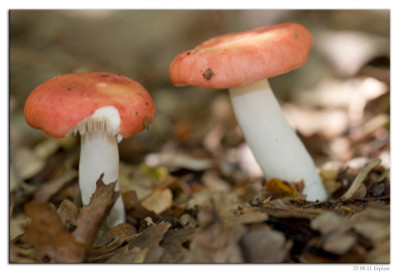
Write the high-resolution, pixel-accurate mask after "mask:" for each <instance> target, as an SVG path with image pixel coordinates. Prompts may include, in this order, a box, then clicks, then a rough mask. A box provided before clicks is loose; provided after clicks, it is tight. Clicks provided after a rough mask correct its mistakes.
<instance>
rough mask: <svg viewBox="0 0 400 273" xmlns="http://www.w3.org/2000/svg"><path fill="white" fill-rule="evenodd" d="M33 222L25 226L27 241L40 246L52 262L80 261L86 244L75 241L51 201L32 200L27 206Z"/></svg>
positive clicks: (26, 209)
mask: <svg viewBox="0 0 400 273" xmlns="http://www.w3.org/2000/svg"><path fill="white" fill-rule="evenodd" d="M25 213H26V215H27V216H28V217H29V218H30V219H31V222H30V223H29V224H27V225H25V226H24V229H25V235H26V241H27V242H29V243H31V244H33V245H35V246H36V247H38V248H39V249H40V250H41V251H42V252H43V253H45V255H47V256H48V257H49V258H50V260H51V261H52V262H59V263H79V262H82V261H83V260H84V257H85V250H86V248H85V246H84V245H82V244H80V243H78V242H77V241H75V239H74V237H73V236H72V235H71V234H70V233H69V232H68V231H67V230H66V229H65V227H64V224H63V222H62V221H61V218H60V217H59V216H58V214H57V212H56V211H55V209H54V207H53V206H52V205H51V204H49V203H41V202H31V203H28V204H27V205H26V206H25Z"/></svg>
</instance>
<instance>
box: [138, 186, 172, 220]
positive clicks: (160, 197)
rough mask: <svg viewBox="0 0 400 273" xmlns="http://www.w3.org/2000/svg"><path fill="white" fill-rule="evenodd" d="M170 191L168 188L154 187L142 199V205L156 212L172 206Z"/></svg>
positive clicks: (158, 212)
mask: <svg viewBox="0 0 400 273" xmlns="http://www.w3.org/2000/svg"><path fill="white" fill-rule="evenodd" d="M172 201H173V200H172V192H171V190H170V189H168V188H167V189H156V190H155V191H153V192H152V193H151V194H149V195H148V196H146V197H145V198H144V199H143V200H142V205H143V207H145V208H146V209H148V210H150V211H154V212H155V213H157V214H160V213H162V212H164V211H165V210H166V209H168V208H170V207H171V206H172Z"/></svg>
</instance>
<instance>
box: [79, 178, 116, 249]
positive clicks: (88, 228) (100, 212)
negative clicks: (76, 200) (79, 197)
mask: <svg viewBox="0 0 400 273" xmlns="http://www.w3.org/2000/svg"><path fill="white" fill-rule="evenodd" d="M103 176H104V174H101V175H100V178H99V179H98V180H97V182H96V191H95V192H94V193H93V195H92V197H90V201H89V204H87V205H86V206H84V207H83V208H82V210H81V212H80V214H79V216H78V219H77V223H76V225H77V227H76V229H75V231H74V233H73V235H74V238H75V240H76V241H77V242H80V243H81V244H83V245H86V246H87V247H90V246H91V245H92V244H93V242H94V240H95V239H96V235H97V232H98V231H99V229H100V227H101V226H102V224H103V223H104V221H105V220H106V218H107V215H108V213H109V212H110V210H111V208H112V206H113V205H114V202H115V201H116V200H117V198H118V195H119V192H115V191H114V188H115V185H116V182H117V181H114V182H112V183H110V184H107V185H105V184H104V182H103Z"/></svg>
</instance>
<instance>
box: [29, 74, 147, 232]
mask: <svg viewBox="0 0 400 273" xmlns="http://www.w3.org/2000/svg"><path fill="white" fill-rule="evenodd" d="M24 114H25V119H26V121H27V123H28V124H29V125H30V126H32V127H33V128H36V129H41V130H43V131H44V132H45V133H47V134H48V135H50V136H52V137H56V138H62V137H64V136H67V135H69V134H77V133H80V135H81V153H80V161H79V186H80V190H81V197H82V203H83V204H84V205H86V204H88V203H89V200H90V197H91V195H92V194H93V193H94V191H95V189H96V181H97V180H98V178H99V177H100V175H101V174H102V173H104V177H103V181H104V183H106V184H108V183H111V182H113V181H116V180H118V173H119V171H118V168H119V153H118V142H120V141H121V139H122V138H128V137H130V136H131V135H133V134H135V133H138V132H140V131H142V130H144V129H145V128H146V127H148V125H149V124H150V123H151V122H152V121H153V118H154V116H155V107H154V103H153V100H152V98H151V97H150V95H149V93H148V92H147V91H146V89H145V88H144V87H143V86H142V85H140V84H139V83H137V82H135V81H133V80H132V79H130V78H127V77H124V76H120V75H116V74H112V73H107V72H86V73H71V74H65V75H61V76H58V77H54V78H52V79H50V80H48V81H46V82H44V83H42V84H41V85H39V86H38V87H37V88H36V89H35V90H33V91H32V93H31V94H30V95H29V96H28V98H27V100H26V103H25V109H24ZM116 189H118V185H117V186H116ZM123 222H125V209H124V205H123V202H122V198H121V196H119V198H118V199H117V201H116V202H115V204H114V207H113V208H112V209H111V211H110V214H109V215H108V217H107V225H108V226H110V227H112V226H116V225H118V224H120V223H123Z"/></svg>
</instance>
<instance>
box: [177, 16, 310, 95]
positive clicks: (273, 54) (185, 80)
mask: <svg viewBox="0 0 400 273" xmlns="http://www.w3.org/2000/svg"><path fill="white" fill-rule="evenodd" d="M311 46H312V36H311V33H310V32H309V31H308V30H307V29H306V28H305V27H303V26H302V25H299V24H295V23H284V24H280V25H275V26H266V27H261V28H256V29H253V30H250V31H246V32H240V33H231V34H226V35H222V36H218V37H215V38H212V39H210V40H208V41H205V42H203V43H201V44H200V45H198V46H197V47H196V48H195V49H193V50H187V51H184V52H182V53H180V54H179V55H178V56H176V57H175V59H174V60H173V61H172V63H171V65H170V68H169V74H170V77H171V81H172V83H173V84H174V85H195V86H199V87H205V88H216V89H222V88H232V87H238V86H242V85H246V84H248V83H251V82H255V81H259V80H262V79H265V78H270V77H273V76H277V75H279V74H283V73H286V72H289V71H291V70H293V69H295V68H298V67H300V66H302V65H303V64H304V63H305V62H306V60H307V57H308V53H309V51H310V49H311Z"/></svg>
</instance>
